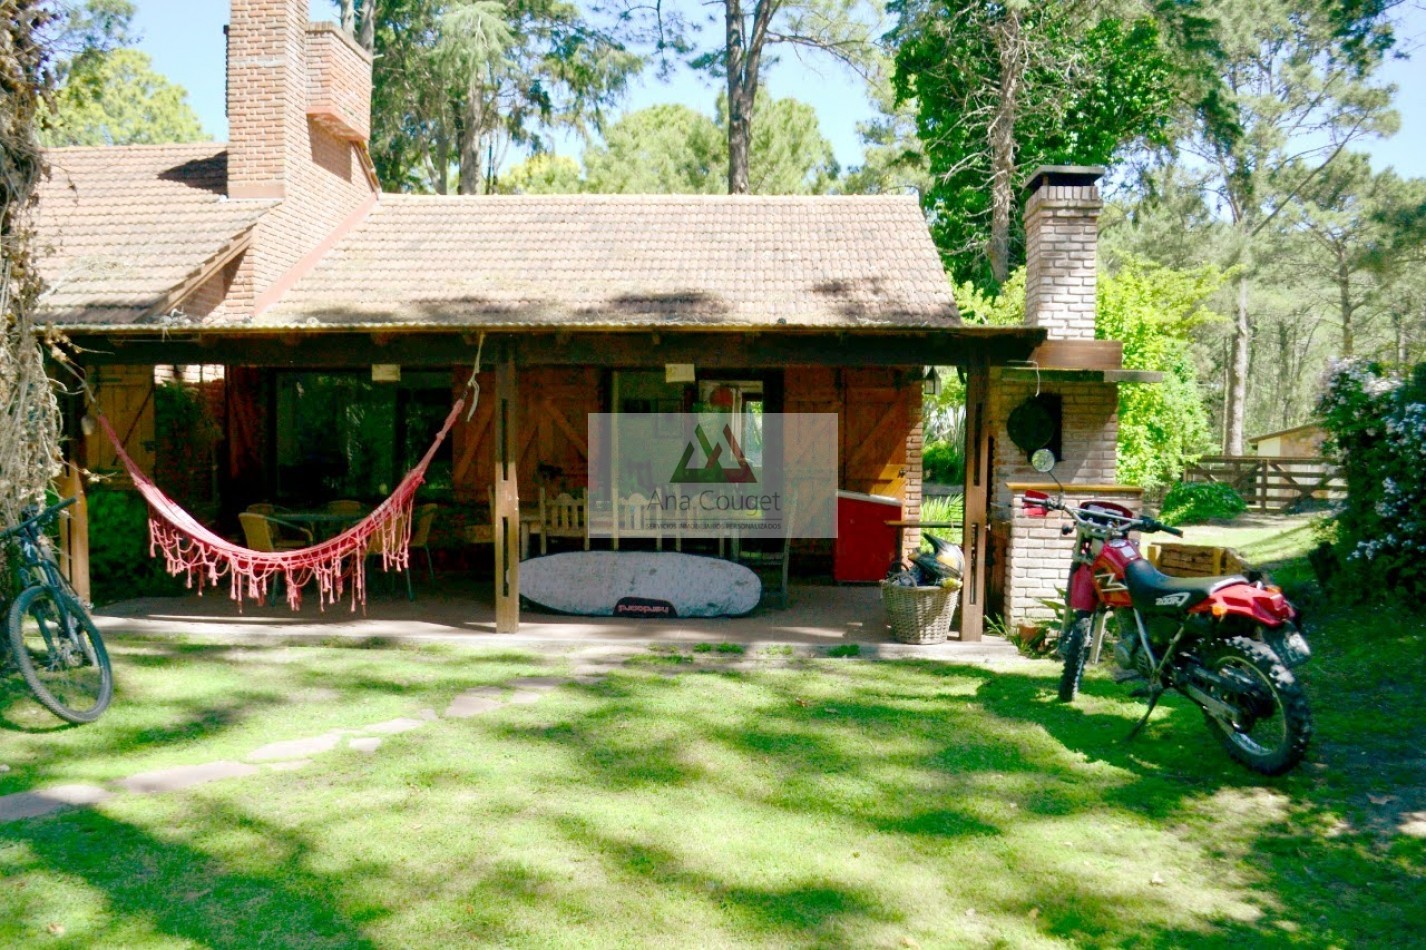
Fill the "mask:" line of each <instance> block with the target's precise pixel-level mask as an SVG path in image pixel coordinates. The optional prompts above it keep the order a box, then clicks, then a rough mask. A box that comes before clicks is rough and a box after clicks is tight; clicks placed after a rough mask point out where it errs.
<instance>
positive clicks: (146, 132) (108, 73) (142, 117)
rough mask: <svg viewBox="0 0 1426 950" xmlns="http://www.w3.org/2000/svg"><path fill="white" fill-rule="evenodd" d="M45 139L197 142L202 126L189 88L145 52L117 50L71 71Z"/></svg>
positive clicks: (118, 142) (102, 142)
mask: <svg viewBox="0 0 1426 950" xmlns="http://www.w3.org/2000/svg"><path fill="white" fill-rule="evenodd" d="M41 138H42V140H43V141H44V143H45V144H46V145H50V146H60V145H151V144H156V143H160V142H197V141H200V140H202V138H203V126H202V124H201V123H200V122H199V121H198V115H197V114H196V113H195V112H194V111H193V108H192V107H191V106H190V105H189V104H188V93H187V91H186V90H184V88H183V87H182V86H178V85H175V84H173V83H171V82H169V81H168V80H167V79H165V78H164V77H163V76H162V75H161V74H159V73H157V72H155V71H154V69H153V64H152V61H151V60H150V59H149V57H148V55H147V54H146V53H141V52H139V51H138V50H136V49H117V50H113V51H112V52H108V53H104V54H103V55H101V56H98V57H95V58H94V60H93V61H91V62H90V63H88V64H86V66H85V68H84V69H83V71H82V72H73V73H71V74H70V78H69V81H68V82H67V83H66V84H65V85H64V87H63V88H62V89H60V90H59V91H58V92H57V93H56V94H55V97H54V116H53V118H52V120H51V121H50V123H49V125H48V126H47V127H46V128H45V130H44V133H43V135H42V136H41Z"/></svg>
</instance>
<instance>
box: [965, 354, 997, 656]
mask: <svg viewBox="0 0 1426 950" xmlns="http://www.w3.org/2000/svg"><path fill="white" fill-rule="evenodd" d="M989 400H990V370H989V368H988V367H985V366H977V367H973V368H972V369H971V371H970V372H969V373H968V374H967V375H966V481H965V495H964V497H965V512H964V514H963V515H962V517H963V519H964V520H963V523H962V525H961V547H962V552H963V554H964V556H965V569H964V575H963V576H962V581H963V586H962V587H961V640H963V641H965V642H967V643H974V642H976V641H978V640H980V638H981V635H982V633H983V631H984V629H985V597H986V591H987V590H988V589H989V585H988V584H987V582H986V580H987V571H986V552H987V551H988V550H989V547H990V545H989V541H990V505H989V500H990V421H989V418H988V416H987V410H988V409H989Z"/></svg>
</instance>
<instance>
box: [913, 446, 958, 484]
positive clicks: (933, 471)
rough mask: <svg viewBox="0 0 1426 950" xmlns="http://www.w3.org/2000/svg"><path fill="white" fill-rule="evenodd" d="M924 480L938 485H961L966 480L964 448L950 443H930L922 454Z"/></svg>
mask: <svg viewBox="0 0 1426 950" xmlns="http://www.w3.org/2000/svg"><path fill="white" fill-rule="evenodd" d="M921 472H922V478H923V479H924V480H926V481H928V482H933V483H935V484H937V485H959V484H961V483H962V482H964V481H965V480H966V453H965V449H964V447H962V446H961V445H959V444H953V443H950V442H928V443H927V444H926V448H925V450H924V451H923V452H922V454H921Z"/></svg>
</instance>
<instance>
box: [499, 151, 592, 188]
mask: <svg viewBox="0 0 1426 950" xmlns="http://www.w3.org/2000/svg"><path fill="white" fill-rule="evenodd" d="M496 190H497V191H498V192H499V193H500V194H502V195H572V194H578V193H579V192H581V191H583V190H584V180H583V179H582V178H581V177H580V169H579V163H578V162H576V161H575V160H574V159H572V158H569V157H568V156H565V155H550V154H549V153H546V152H542V153H540V154H538V155H531V156H530V157H529V158H528V159H526V160H525V161H523V162H521V163H520V164H518V165H516V166H515V167H513V168H511V169H510V170H509V171H507V172H506V173H505V174H503V175H501V176H500V182H499V184H498V185H497V186H496Z"/></svg>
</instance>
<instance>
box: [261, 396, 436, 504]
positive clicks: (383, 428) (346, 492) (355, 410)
mask: <svg viewBox="0 0 1426 950" xmlns="http://www.w3.org/2000/svg"><path fill="white" fill-rule="evenodd" d="M276 387H277V392H276V425H275V426H274V427H273V428H274V441H275V443H276V445H275V448H276V452H275V456H276V460H277V472H276V475H277V497H278V498H279V499H281V500H283V501H286V502H299V503H303V504H307V503H320V502H324V501H329V500H331V499H334V498H355V499H359V500H366V501H377V500H380V499H382V498H384V497H385V496H386V495H388V494H390V493H391V491H392V490H393V489H395V487H396V485H397V484H398V483H399V482H400V481H401V479H402V478H403V477H405V475H406V473H407V472H409V471H410V470H411V469H412V468H413V467H414V466H415V465H416V463H417V462H418V461H420V459H421V456H422V455H423V454H424V453H425V451H426V449H427V448H429V447H430V444H431V441H432V439H434V438H435V436H436V433H437V432H439V431H440V426H441V423H442V422H444V421H445V418H446V416H447V414H449V412H450V408H451V380H450V377H449V375H447V374H445V373H438V372H436V373H431V372H425V373H411V372H408V373H405V374H403V375H402V379H401V382H399V383H375V382H372V381H371V377H370V374H369V373H365V372H347V373H288V372H283V373H278V374H277V381H276ZM451 459H452V455H451V447H450V441H449V440H447V441H446V442H445V443H443V444H442V445H441V448H440V450H439V451H438V452H437V454H436V458H435V459H434V460H433V461H432V463H431V467H430V469H429V470H428V471H427V473H426V483H425V485H424V486H423V488H422V492H423V494H425V495H427V496H434V497H442V496H446V495H449V493H450V491H451V471H452V462H451Z"/></svg>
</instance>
